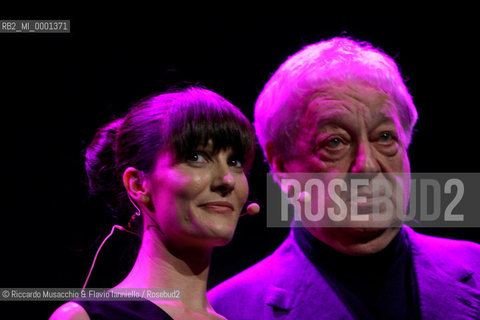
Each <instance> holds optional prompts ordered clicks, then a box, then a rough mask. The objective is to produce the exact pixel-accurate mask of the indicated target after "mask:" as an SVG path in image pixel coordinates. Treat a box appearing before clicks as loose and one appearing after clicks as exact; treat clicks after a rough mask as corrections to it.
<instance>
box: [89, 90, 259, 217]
mask: <svg viewBox="0 0 480 320" xmlns="http://www.w3.org/2000/svg"><path fill="white" fill-rule="evenodd" d="M210 139H211V140H212V142H213V148H214V150H213V151H214V153H216V152H218V151H220V150H224V149H227V148H232V150H233V152H234V153H235V154H236V155H237V156H238V157H240V159H242V158H243V163H244V167H245V170H248V169H249V168H250V165H251V164H252V162H253V157H254V145H255V134H254V130H253V127H252V125H251V123H250V122H249V121H248V119H247V118H246V117H245V116H244V115H243V114H242V112H241V111H240V110H239V109H238V108H236V107H235V106H233V105H232V104H231V103H230V102H228V101H227V100H225V99H224V98H223V97H221V96H220V95H218V94H216V93H214V92H212V91H209V90H207V89H203V88H198V87H193V88H188V89H183V90H181V91H177V92H171V93H164V94H160V95H155V96H153V97H149V98H147V99H145V100H143V101H140V102H139V103H137V104H136V105H135V106H133V107H132V108H131V109H130V110H129V112H128V113H127V114H126V115H125V117H124V118H120V119H116V120H114V121H113V122H111V123H109V124H108V125H106V126H104V127H102V128H100V129H99V130H98V131H97V133H96V134H95V137H94V139H93V141H92V142H91V143H90V145H89V146H88V147H87V150H86V154H85V168H86V171H87V177H88V182H89V189H90V194H91V195H98V196H101V197H102V198H103V199H104V200H105V201H106V203H107V206H108V207H109V208H110V209H111V210H113V211H114V212H115V213H116V217H117V218H118V219H119V220H120V222H122V221H123V222H125V221H128V220H124V219H127V218H129V217H130V216H131V215H132V209H133V207H131V205H130V204H129V201H128V197H127V194H126V190H125V188H124V186H123V183H122V176H123V172H124V171H125V169H126V168H128V167H135V168H136V169H139V170H141V171H143V172H144V173H146V174H149V173H151V171H152V170H153V168H154V165H155V160H156V159H157V157H158V156H159V154H160V153H161V152H166V151H168V152H173V154H175V155H176V156H177V159H183V158H185V157H186V156H188V155H189V154H190V153H191V152H193V151H195V150H196V148H198V147H199V146H205V145H206V144H207V143H208V141H209V140H210Z"/></svg>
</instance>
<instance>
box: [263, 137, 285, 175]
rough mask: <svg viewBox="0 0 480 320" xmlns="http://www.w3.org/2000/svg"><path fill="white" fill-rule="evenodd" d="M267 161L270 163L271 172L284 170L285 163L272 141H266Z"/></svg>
mask: <svg viewBox="0 0 480 320" xmlns="http://www.w3.org/2000/svg"><path fill="white" fill-rule="evenodd" d="M265 150H266V154H267V161H268V163H269V164H270V167H271V168H272V171H273V172H285V163H284V160H283V157H282V155H281V154H280V153H279V152H278V150H276V149H275V146H274V145H273V142H272V141H269V142H267V145H266V148H265Z"/></svg>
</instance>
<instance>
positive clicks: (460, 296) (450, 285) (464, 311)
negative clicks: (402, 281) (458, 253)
mask: <svg viewBox="0 0 480 320" xmlns="http://www.w3.org/2000/svg"><path fill="white" fill-rule="evenodd" d="M404 228H406V229H407V234H408V237H409V239H410V243H411V245H412V256H413V265H414V268H415V273H416V277H417V284H418V296H419V303H420V312H421V315H422V319H480V292H479V291H477V290H475V289H474V288H472V287H470V286H468V285H466V284H464V283H462V280H463V279H467V278H469V277H470V276H471V275H472V274H473V271H472V270H465V269H464V268H457V269H456V270H455V269H453V270H452V269H449V270H448V272H445V271H446V270H443V269H444V268H445V267H442V268H440V267H439V262H437V261H436V260H435V255H434V254H431V253H430V252H428V251H426V250H425V249H422V248H424V246H423V245H422V243H421V242H422V241H424V240H423V239H422V238H423V237H422V236H421V235H419V234H417V233H416V232H414V231H413V230H412V229H410V228H409V227H405V226H404ZM427 248H428V246H427ZM450 265H453V264H450ZM442 266H444V264H442Z"/></svg>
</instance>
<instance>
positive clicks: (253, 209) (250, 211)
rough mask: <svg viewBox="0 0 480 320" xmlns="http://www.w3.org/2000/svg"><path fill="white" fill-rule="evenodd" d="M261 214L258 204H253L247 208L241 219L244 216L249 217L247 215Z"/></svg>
mask: <svg viewBox="0 0 480 320" xmlns="http://www.w3.org/2000/svg"><path fill="white" fill-rule="evenodd" d="M259 212H260V205H259V204H258V203H255V202H253V203H250V204H249V205H248V206H247V210H246V211H245V212H244V213H242V214H241V215H240V217H243V216H244V215H247V214H248V215H249V216H254V215H256V214H257V213H259Z"/></svg>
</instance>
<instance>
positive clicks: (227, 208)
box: [199, 201, 233, 213]
mask: <svg viewBox="0 0 480 320" xmlns="http://www.w3.org/2000/svg"><path fill="white" fill-rule="evenodd" d="M199 207H201V208H204V209H206V210H209V211H215V212H218V213H230V212H233V204H231V203H230V202H228V201H210V202H207V203H203V204H201V205H200V206H199Z"/></svg>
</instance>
